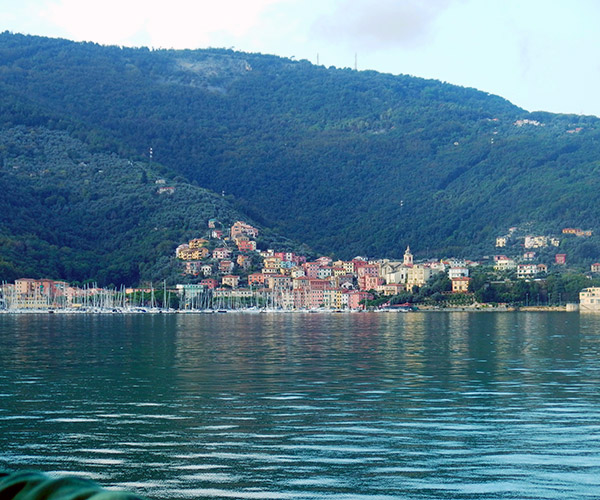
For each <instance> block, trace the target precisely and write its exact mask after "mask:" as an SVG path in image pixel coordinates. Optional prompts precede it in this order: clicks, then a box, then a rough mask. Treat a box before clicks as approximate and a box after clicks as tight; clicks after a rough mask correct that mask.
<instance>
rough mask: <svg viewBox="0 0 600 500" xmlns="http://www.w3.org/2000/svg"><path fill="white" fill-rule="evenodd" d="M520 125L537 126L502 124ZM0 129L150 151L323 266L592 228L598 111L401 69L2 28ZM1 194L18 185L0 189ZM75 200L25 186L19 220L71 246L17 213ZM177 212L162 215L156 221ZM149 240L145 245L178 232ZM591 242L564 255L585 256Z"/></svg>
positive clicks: (113, 214)
mask: <svg viewBox="0 0 600 500" xmlns="http://www.w3.org/2000/svg"><path fill="white" fill-rule="evenodd" d="M522 119H528V120H531V121H534V120H537V121H538V122H540V123H541V124H543V126H542V125H539V126H538V125H536V124H535V123H525V124H523V125H522V126H517V125H515V122H516V121H517V120H522ZM0 124H4V125H5V126H14V125H27V126H45V127H49V128H52V129H61V130H64V131H67V132H68V133H69V134H71V135H72V136H73V137H77V138H79V139H81V140H83V141H85V142H86V143H87V144H88V147H89V148H90V150H91V151H105V152H106V151H112V152H114V153H117V154H119V155H121V156H122V157H124V158H132V159H134V160H140V161H143V162H144V163H145V164H146V167H145V168H147V169H148V175H149V174H150V167H151V166H150V165H149V158H148V155H147V152H148V149H149V148H150V147H152V148H153V150H154V158H153V161H154V162H156V163H157V165H154V167H153V168H155V169H158V168H162V169H164V172H165V174H167V173H168V174H169V175H173V176H175V175H179V176H181V181H183V179H186V180H188V181H190V182H197V183H198V185H200V186H203V187H205V188H208V189H211V190H213V191H215V192H217V193H222V192H224V193H225V196H226V199H229V200H231V201H233V202H234V203H235V206H236V207H237V208H238V209H241V210H243V211H244V212H245V213H247V214H251V216H252V218H253V219H254V220H255V221H258V222H259V223H261V224H263V225H265V226H268V227H270V228H272V229H273V230H274V231H276V232H278V233H280V234H285V235H286V236H288V237H292V238H294V239H296V240H299V241H301V242H305V243H307V244H308V245H309V246H311V247H313V248H315V250H317V251H320V252H323V253H327V254H330V253H335V254H336V255H337V256H338V257H341V258H351V257H353V256H354V255H357V254H360V255H367V256H387V257H392V258H393V257H399V256H400V255H401V253H402V251H403V249H404V248H405V247H406V245H407V244H411V245H412V247H413V248H414V249H415V251H416V252H417V255H424V254H426V255H435V254H442V253H444V254H446V255H457V256H459V255H463V256H466V255H469V256H471V257H477V256H478V255H483V254H487V253H489V252H490V251H491V244H492V243H493V241H494V238H495V237H496V236H498V235H499V234H502V233H503V232H504V231H506V229H507V228H508V227H509V226H512V225H517V224H522V223H525V222H532V223H534V224H536V225H537V226H538V227H541V228H545V229H547V230H549V231H550V230H552V231H554V232H557V231H559V230H560V228H561V227H564V226H582V227H584V228H586V229H595V230H596V231H597V232H598V231H600V228H598V227H596V221H598V220H600V205H599V204H598V203H597V202H596V200H597V192H598V191H599V189H600V175H599V173H600V162H599V161H598V157H599V154H598V153H599V152H600V122H599V120H598V119H596V118H594V117H584V116H574V115H554V114H550V113H531V114H530V113H527V112H526V111H524V110H522V109H519V108H517V107H516V106H513V105H512V104H510V103H509V102H507V101H506V100H504V99H501V98H500V97H496V96H491V95H488V94H486V93H484V92H479V91H476V90H474V89H468V88H461V87H456V86H452V85H449V84H443V83H440V82H437V81H432V80H423V79H419V78H414V77H409V76H405V75H400V76H392V75H386V74H378V73H375V72H372V71H364V72H356V71H351V70H347V69H346V70H338V69H334V68H329V69H326V68H323V67H318V66H314V65H312V64H310V63H309V62H307V61H298V62H295V61H290V60H287V59H282V58H279V57H274V56H265V55H260V54H244V53H237V52H233V51H231V50H223V49H210V50H197V51H190V50H186V51H172V50H158V51H149V50H148V49H128V48H119V47H102V46H99V45H96V44H91V43H73V42H69V41H65V40H53V39H46V38H38V37H28V36H22V35H12V34H9V33H4V34H1V35H0ZM579 128H581V130H578V129H579ZM569 131H571V132H569ZM2 147H3V145H2V144H0V148H2ZM7 153H9V152H8V151H7ZM1 154H2V151H1V149H0V155H1ZM10 154H11V155H12V153H10ZM22 154H23V155H25V156H24V157H26V155H27V154H29V153H28V152H27V151H24V152H23V153H22ZM12 156H14V155H12ZM70 158H71V159H72V160H73V159H74V158H75V156H73V153H70ZM74 161H75V160H74ZM144 175H145V174H144V170H143V169H141V167H140V168H139V169H138V170H137V171H136V177H135V178H134V179H133V180H132V181H131V182H133V183H134V184H135V186H136V187H137V188H140V187H143V186H146V185H148V186H151V184H152V182H151V180H150V182H149V183H148V184H146V180H147V179H146V178H145V177H144ZM4 181H5V182H10V179H4ZM19 189H29V188H28V187H26V186H23V187H19V188H15V189H13V193H12V194H13V195H15V196H17V191H18V190H19ZM178 192H181V193H182V194H183V193H184V192H187V191H184V190H181V191H178ZM42 195H44V196H43V197H42ZM77 196H80V197H84V196H92V195H91V194H86V191H85V190H84V189H81V191H80V192H78V195H77ZM77 196H75V195H73V194H72V193H70V192H66V193H65V192H63V191H61V190H60V189H53V190H51V191H50V192H47V193H37V198H36V201H35V202H33V205H31V207H30V209H29V211H25V212H24V215H23V217H25V220H28V219H33V220H31V222H30V223H29V222H27V223H23V224H24V226H23V227H25V226H26V227H28V228H29V227H31V228H32V230H31V231H32V234H35V235H44V236H43V238H44V241H48V242H49V241H51V240H52V238H54V239H57V238H58V239H59V240H60V239H61V238H63V239H64V238H66V239H68V238H69V237H72V236H73V235H71V233H72V232H73V231H79V230H73V231H70V232H69V231H68V232H66V234H64V235H61V236H60V237H57V236H52V235H51V234H50V233H51V231H48V230H45V229H44V228H43V227H39V224H37V223H36V221H35V214H36V213H37V210H41V209H42V208H43V209H44V210H52V211H54V212H55V213H63V212H65V213H68V212H69V210H71V208H70V206H71V204H72V203H74V202H75V203H76V201H77V199H78V198H77ZM176 196H179V195H176ZM186 196H191V195H186ZM90 201H91V202H92V206H94V200H93V199H91V198H90ZM36 203H37V204H39V207H37V208H35V207H34V205H35V204H36ZM128 207H129V206H128V205H122V204H119V203H116V204H115V205H114V206H111V207H103V208H102V210H105V214H104V219H105V220H106V221H110V224H111V228H112V229H114V231H115V233H118V234H121V233H122V232H123V231H125V232H126V228H124V227H123V228H121V229H120V230H118V229H116V228H117V227H118V226H119V225H120V224H129V222H127V223H125V222H121V221H120V218H121V216H122V214H123V212H127V209H128ZM142 208H144V210H148V211H151V210H152V207H151V206H149V207H145V206H144V205H142ZM144 213H145V212H144ZM180 215H181V214H178V215H174V214H170V215H166V212H165V215H164V217H165V220H164V221H163V224H164V226H160V227H172V224H173V223H174V221H175V220H176V219H177V218H178V217H179V216H180ZM132 216H133V217H134V218H135V217H136V214H135V213H133V214H132ZM83 220H86V219H85V218H84V219H83ZM106 224H109V223H108V222H107V223H106ZM188 229H191V228H189V227H188ZM152 231H153V230H152V229H151V230H150V231H148V234H151V233H152ZM155 233H156V234H155V235H154V236H155V237H156V245H158V244H159V243H160V242H162V241H171V242H173V244H175V242H176V241H177V238H178V236H179V233H173V232H172V231H171V232H169V231H167V230H165V231H163V232H161V230H157V231H155ZM163 233H164V234H163ZM70 235H71V236H70ZM80 236H81V235H75V237H76V238H79V237H80ZM148 238H149V239H151V238H150V236H148ZM116 240H120V238H119V237H117V238H116ZM123 243H124V242H123V241H119V244H123ZM52 244H54V245H57V246H58V247H60V245H61V242H60V241H56V242H55V243H52ZM595 248H596V247H594V248H592V247H588V248H583V249H581V251H580V257H581V258H582V259H584V258H590V259H592V255H593V253H594V252H595ZM92 250H94V249H93V248H92V249H89V251H92ZM106 250H110V249H106ZM28 251H29V252H31V251H33V250H31V251H30V250H28ZM17 252H18V251H17ZM27 255H29V254H27ZM90 258H91V261H94V260H95V258H94V257H90ZM29 261H31V262H33V260H31V259H29ZM7 262H8V263H11V262H13V261H10V260H7ZM0 265H1V263H0ZM148 265H149V264H148ZM118 266H119V268H120V269H122V268H123V266H126V264H125V262H120V263H119V264H118ZM138 269H139V266H138ZM125 274H128V275H131V269H130V270H129V271H126V273H125Z"/></svg>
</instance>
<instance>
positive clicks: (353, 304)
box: [348, 291, 373, 309]
mask: <svg viewBox="0 0 600 500" xmlns="http://www.w3.org/2000/svg"><path fill="white" fill-rule="evenodd" d="M363 300H373V295H371V294H370V293H368V292H359V291H353V292H349V293H348V307H349V308H350V309H365V306H364V304H361V303H360V302H361V301H363Z"/></svg>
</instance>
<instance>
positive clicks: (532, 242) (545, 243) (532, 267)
mask: <svg viewBox="0 0 600 500" xmlns="http://www.w3.org/2000/svg"><path fill="white" fill-rule="evenodd" d="M516 230H517V228H516V227H511V228H510V229H509V230H508V234H506V235H503V236H498V237H497V238H496V248H505V247H507V246H509V244H510V243H511V240H512V241H513V242H514V241H515V240H518V242H519V247H522V248H524V249H525V252H524V253H523V254H522V256H521V257H520V258H510V257H507V256H506V255H495V256H494V269H495V270H496V271H516V273H517V277H518V278H531V277H535V276H539V275H540V274H545V273H547V272H548V266H547V265H546V264H536V263H533V262H532V261H534V260H536V259H537V254H536V251H535V249H544V248H548V247H559V246H560V239H559V238H557V237H555V236H544V235H527V236H524V237H521V238H516V237H515V232H516ZM562 234H564V235H572V236H576V237H578V238H588V237H590V236H592V234H593V232H592V231H591V230H584V229H580V228H572V227H565V228H563V230H562ZM554 264H556V265H559V266H564V265H566V264H567V254H565V253H556V254H554ZM590 270H591V272H592V273H599V272H600V263H594V264H592V265H591V269H590Z"/></svg>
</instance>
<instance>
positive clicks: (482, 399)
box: [0, 312, 600, 500]
mask: <svg viewBox="0 0 600 500" xmlns="http://www.w3.org/2000/svg"><path fill="white" fill-rule="evenodd" d="M0 469H5V470H19V469H34V470H40V471H45V472H48V473H50V474H52V475H65V474H71V475H78V476H82V477H87V478H90V479H93V480H95V481H96V482H98V483H99V484H101V485H103V486H105V487H109V488H116V489H126V490H129V491H133V492H136V493H138V494H142V495H146V496H148V497H151V498H155V499H167V498H240V499H332V500H333V499H359V500H376V499H398V498H408V499H503V498H510V499H565V500H567V499H569V500H576V499H584V498H599V497H600V316H594V315H580V314H579V313H564V312H540V313H537V312H523V313H519V312H516V313H511V312H502V313H469V312H451V313H433V312H423V313H421V312H416V313H405V314H402V313H379V314H375V313H360V314H324V313H322V314H301V313H298V314H276V313H273V314H241V313H227V314H213V315H143V314H142V315H129V316H128V315H118V314H115V315H97V316H95V315H72V316H69V315H50V314H40V315H18V316H17V315H15V316H11V315H2V316H0Z"/></svg>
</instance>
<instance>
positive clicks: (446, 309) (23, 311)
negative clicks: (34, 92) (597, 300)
mask: <svg viewBox="0 0 600 500" xmlns="http://www.w3.org/2000/svg"><path fill="white" fill-rule="evenodd" d="M417 307H418V306H417ZM429 312H432V313H443V312H468V313H492V312H502V313H503V312H579V309H578V308H575V309H571V310H569V309H568V308H567V306H566V305H565V306H523V307H511V306H500V307H498V306H497V307H493V306H489V307H487V306H477V307H473V306H464V307H435V306H421V307H418V309H417V310H414V311H409V310H386V309H375V310H366V311H365V310H356V309H352V310H349V309H304V310H302V309H272V310H261V309H250V308H248V309H220V310H212V309H208V310H201V309H198V310H173V309H171V310H156V309H155V310H151V309H148V310H140V309H137V310H118V309H105V310H102V309H94V310H84V311H82V310H78V309H58V308H57V309H51V308H50V309H15V310H7V309H4V310H0V315H3V314H6V315H11V316H20V315H32V314H35V315H44V314H46V315H54V314H57V315H59V316H65V315H68V316H71V315H73V316H75V315H76V316H81V315H88V316H89V315H103V316H104V315H113V316H114V315H127V316H128V315H140V314H143V315H162V314H167V315H172V314H182V315H190V314H191V315H200V314H223V313H227V314H365V313H377V314H384V313H387V314H413V313H429Z"/></svg>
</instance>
